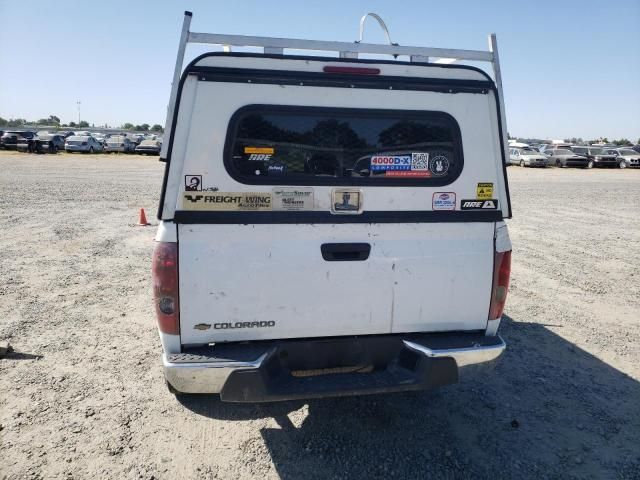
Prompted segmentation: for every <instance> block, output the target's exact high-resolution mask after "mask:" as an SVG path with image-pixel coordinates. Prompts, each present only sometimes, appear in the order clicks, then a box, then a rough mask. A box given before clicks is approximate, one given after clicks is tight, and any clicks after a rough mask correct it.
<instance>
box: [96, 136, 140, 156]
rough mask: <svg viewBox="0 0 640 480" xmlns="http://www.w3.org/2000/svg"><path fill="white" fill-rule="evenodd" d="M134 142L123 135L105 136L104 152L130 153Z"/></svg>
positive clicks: (134, 146) (133, 148) (134, 145)
mask: <svg viewBox="0 0 640 480" xmlns="http://www.w3.org/2000/svg"><path fill="white" fill-rule="evenodd" d="M135 148H136V144H135V143H133V142H132V141H131V140H130V139H129V138H128V137H125V136H124V135H112V136H110V137H109V138H107V141H106V143H105V145H104V151H105V152H109V153H111V152H122V153H131V152H133V151H134V150H135Z"/></svg>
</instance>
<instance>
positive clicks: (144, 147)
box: [136, 140, 162, 155]
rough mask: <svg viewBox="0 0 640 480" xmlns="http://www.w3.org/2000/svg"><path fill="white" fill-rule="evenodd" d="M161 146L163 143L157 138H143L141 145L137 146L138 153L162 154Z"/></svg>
mask: <svg viewBox="0 0 640 480" xmlns="http://www.w3.org/2000/svg"><path fill="white" fill-rule="evenodd" d="M161 148H162V144H161V143H160V142H158V141H157V140H143V141H142V142H140V145H138V146H137V147H136V153H140V154H145V155H147V154H149V155H160V149H161Z"/></svg>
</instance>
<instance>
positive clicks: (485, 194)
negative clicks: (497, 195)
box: [476, 183, 493, 200]
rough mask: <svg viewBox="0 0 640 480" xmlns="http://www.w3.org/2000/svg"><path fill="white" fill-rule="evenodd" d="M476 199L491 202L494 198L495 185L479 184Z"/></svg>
mask: <svg viewBox="0 0 640 480" xmlns="http://www.w3.org/2000/svg"><path fill="white" fill-rule="evenodd" d="M476 198H477V199H478V200H489V199H491V198H493V183H478V186H477V187H476Z"/></svg>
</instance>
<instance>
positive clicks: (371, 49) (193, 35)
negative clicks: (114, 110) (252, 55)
mask: <svg viewBox="0 0 640 480" xmlns="http://www.w3.org/2000/svg"><path fill="white" fill-rule="evenodd" d="M368 16H371V17H372V18H374V19H375V20H377V21H378V23H379V24H380V27H381V28H382V29H383V31H384V33H385V36H386V38H387V41H388V42H389V43H388V44H387V45H384V44H375V43H362V35H363V32H364V22H365V20H366V18H367V17H368ZM191 17H192V13H191V12H188V11H187V12H184V20H183V22H182V33H181V35H180V43H179V44H178V55H177V58H176V66H175V69H174V71H173V82H172V84H171V95H170V97H169V106H168V108H167V120H166V122H165V129H164V131H165V135H170V134H171V129H172V124H173V114H174V109H175V104H176V97H177V94H178V84H179V83H180V75H181V73H182V65H183V62H184V53H185V50H186V48H187V44H189V43H199V44H210V45H219V46H221V47H223V49H224V50H225V51H230V49H231V47H259V48H262V49H263V53H264V54H265V55H283V54H284V50H285V49H292V50H307V51H309V52H312V51H316V52H317V51H321V52H334V53H337V54H338V57H339V58H349V59H357V58H358V56H359V55H360V54H387V55H392V56H393V57H394V58H397V57H398V56H399V55H407V56H408V57H409V59H410V61H411V62H423V63H426V62H429V59H431V58H438V59H439V60H436V61H435V62H433V63H453V62H455V61H458V60H463V61H474V62H488V63H491V66H492V67H493V74H494V78H495V83H496V87H497V90H498V101H499V104H500V115H501V122H502V137H503V142H504V148H505V152H508V151H509V147H508V143H507V133H506V132H507V126H506V125H507V123H506V118H505V110H504V98H503V94H502V79H501V75H500V61H499V58H498V42H497V39H496V35H495V33H492V34H490V35H489V50H488V51H484V50H457V49H449V48H431V47H411V46H404V45H398V44H397V43H392V42H391V36H390V35H389V31H388V29H387V26H386V25H385V23H384V21H383V20H382V19H381V18H380V17H379V16H378V15H376V14H375V13H367V14H366V15H364V16H363V17H362V18H361V19H360V35H359V40H357V41H355V42H353V43H349V42H331V41H324V40H303V39H296V38H277V37H255V36H247V35H226V34H218V33H200V32H191V31H190V30H189V27H190V26H191ZM168 140H169V139H168V138H165V141H163V143H162V151H161V154H160V158H161V160H163V159H166V155H167V149H168V146H169V141H168Z"/></svg>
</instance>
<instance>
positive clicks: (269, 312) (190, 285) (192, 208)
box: [153, 12, 511, 402]
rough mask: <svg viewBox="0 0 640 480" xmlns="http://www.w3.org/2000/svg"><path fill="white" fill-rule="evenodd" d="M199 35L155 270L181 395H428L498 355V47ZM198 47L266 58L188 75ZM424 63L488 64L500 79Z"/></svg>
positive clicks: (179, 114)
mask: <svg viewBox="0 0 640 480" xmlns="http://www.w3.org/2000/svg"><path fill="white" fill-rule="evenodd" d="M363 18H364V17H363ZM190 20H191V14H190V13H189V12H186V16H185V21H184V25H183V32H182V39H181V43H180V48H179V55H178V62H177V64H176V75H175V77H174V84H173V90H172V95H171V99H170V105H169V113H168V118H167V129H166V138H165V142H164V144H163V152H162V155H161V157H162V159H163V160H164V161H166V170H165V176H164V182H163V186H162V194H161V201H160V209H159V219H160V220H161V222H160V225H159V228H158V232H157V236H156V242H157V243H156V247H155V251H154V256H153V283H154V295H155V306H156V312H157V318H158V325H159V330H160V338H161V341H162V346H163V351H164V353H163V362H164V373H165V378H166V380H167V384H168V386H169V389H170V390H171V391H172V392H173V393H215V394H219V395H220V397H221V399H222V400H223V401H230V402H262V401H275V400H287V399H299V398H312V397H323V396H342V395H353V394H368V393H381V392H394V391H406V390H419V389H426V388H433V387H437V386H441V385H446V384H451V383H455V382H457V381H458V376H459V371H460V370H461V369H462V368H463V367H465V366H468V365H472V364H480V363H485V362H489V361H491V360H493V359H495V358H496V357H498V356H499V355H500V354H501V353H502V351H503V350H504V348H505V344H504V342H503V340H502V339H501V338H500V336H498V335H497V330H498V325H499V323H500V318H501V316H502V311H503V307H504V303H505V299H506V293H507V288H508V283H509V273H510V260H511V243H510V240H509V235H508V233H507V227H506V225H505V223H504V221H503V219H504V218H508V217H510V216H511V211H510V202H509V193H508V186H507V177H506V169H505V158H506V157H505V151H506V148H505V146H506V138H505V131H506V129H505V125H504V115H503V107H502V96H501V90H500V88H501V87H500V77H499V64H498V57H497V51H496V48H495V36H492V37H491V47H492V48H491V50H490V51H486V52H484V51H469V50H443V49H431V48H423V47H405V46H399V45H396V44H389V45H374V44H365V43H362V42H355V43H353V44H351V43H338V42H318V41H308V40H286V39H280V38H262V37H243V36H236V35H216V34H206V33H194V32H190V31H189V25H190ZM189 42H198V43H210V44H220V45H232V46H253V47H262V48H264V53H259V54H256V53H236V52H230V51H228V50H229V49H228V48H226V49H225V51H220V52H211V53H207V54H204V55H201V56H199V57H197V58H196V59H195V60H193V61H192V62H191V63H189V64H188V65H187V66H186V68H184V71H182V72H181V70H182V60H183V58H182V55H183V54H184V49H185V46H186V44H187V43H189ZM289 48H291V49H295V50H296V51H298V52H300V51H303V50H323V51H335V52H339V55H334V56H333V57H320V56H292V55H286V54H285V52H284V49H289ZM365 53H371V54H386V53H389V54H392V55H396V56H397V55H399V56H403V55H405V56H406V58H407V59H409V60H410V61H402V60H399V59H398V60H395V59H393V58H394V57H390V58H392V59H391V60H371V59H369V60H365V59H362V58H358V56H359V55H362V54H365ZM427 57H430V58H434V57H456V58H459V59H462V60H475V61H487V62H490V63H491V64H492V65H493V67H494V73H495V76H496V80H497V81H494V80H492V78H491V77H490V76H489V75H487V74H486V73H485V72H484V71H482V70H480V69H478V68H474V67H470V66H464V65H459V64H453V65H452V64H445V63H438V62H437V61H436V62H430V61H429V58H427ZM401 58H402V57H401ZM446 62H448V60H447V61H446Z"/></svg>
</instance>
